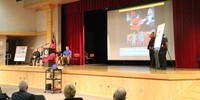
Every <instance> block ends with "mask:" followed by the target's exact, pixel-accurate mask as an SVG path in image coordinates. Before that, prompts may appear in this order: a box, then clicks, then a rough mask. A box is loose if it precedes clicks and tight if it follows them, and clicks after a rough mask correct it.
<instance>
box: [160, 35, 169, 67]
mask: <svg viewBox="0 0 200 100" xmlns="http://www.w3.org/2000/svg"><path fill="white" fill-rule="evenodd" d="M167 49H168V39H167V37H166V35H165V34H163V37H162V41H161V46H160V51H159V61H160V69H161V70H165V69H166V67H167V61H166V54H167Z"/></svg>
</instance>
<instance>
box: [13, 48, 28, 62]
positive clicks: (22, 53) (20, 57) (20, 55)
mask: <svg viewBox="0 0 200 100" xmlns="http://www.w3.org/2000/svg"><path fill="white" fill-rule="evenodd" d="M26 52H27V46H17V47H16V52H15V58H14V61H25V58H26Z"/></svg>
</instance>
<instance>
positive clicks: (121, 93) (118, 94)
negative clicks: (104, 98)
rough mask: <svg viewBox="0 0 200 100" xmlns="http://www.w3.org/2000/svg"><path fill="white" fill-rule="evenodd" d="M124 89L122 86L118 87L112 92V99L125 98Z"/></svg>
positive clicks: (123, 99)
mask: <svg viewBox="0 0 200 100" xmlns="http://www.w3.org/2000/svg"><path fill="white" fill-rule="evenodd" d="M125 99H126V90H125V89H124V88H122V87H120V88H118V89H117V90H116V91H115V93H114V94H113V100H125Z"/></svg>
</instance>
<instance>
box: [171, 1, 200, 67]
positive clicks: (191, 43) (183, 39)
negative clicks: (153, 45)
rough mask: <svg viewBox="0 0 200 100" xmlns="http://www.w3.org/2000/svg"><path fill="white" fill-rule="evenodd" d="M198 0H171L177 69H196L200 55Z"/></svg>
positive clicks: (199, 8) (199, 10) (199, 7)
mask: <svg viewBox="0 0 200 100" xmlns="http://www.w3.org/2000/svg"><path fill="white" fill-rule="evenodd" d="M199 4H200V0H173V15H174V39H175V57H176V58H175V59H176V67H178V68H197V55H198V54H200V45H199V44H200V39H199V38H200V5H199Z"/></svg>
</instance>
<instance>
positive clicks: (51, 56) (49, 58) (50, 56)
mask: <svg viewBox="0 0 200 100" xmlns="http://www.w3.org/2000/svg"><path fill="white" fill-rule="evenodd" d="M50 61H53V63H55V62H56V54H55V53H51V54H50V55H48V56H47V57H46V58H45V59H43V60H42V63H43V65H44V64H45V63H48V62H50ZM48 67H51V66H48Z"/></svg>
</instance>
